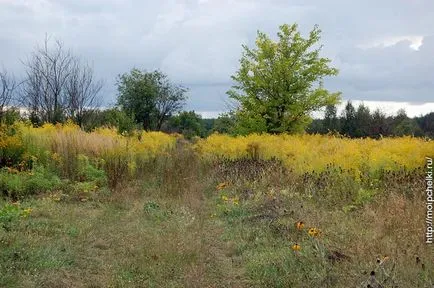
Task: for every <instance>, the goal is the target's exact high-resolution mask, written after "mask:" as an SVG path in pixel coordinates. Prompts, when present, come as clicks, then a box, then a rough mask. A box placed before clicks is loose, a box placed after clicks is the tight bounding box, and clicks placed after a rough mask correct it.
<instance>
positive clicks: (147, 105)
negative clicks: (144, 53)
mask: <svg viewBox="0 0 434 288" xmlns="http://www.w3.org/2000/svg"><path fill="white" fill-rule="evenodd" d="M117 86H118V92H119V95H118V105H119V106H120V107H121V108H122V109H123V110H124V111H125V112H126V113H127V114H129V115H132V116H133V117H134V119H135V121H136V122H137V123H141V124H142V126H143V129H145V130H160V129H161V127H162V125H163V123H164V122H165V121H166V120H167V119H169V118H170V116H171V115H172V114H174V113H175V112H178V111H180V110H181V108H182V107H183V106H184V104H185V100H186V98H187V97H186V95H185V93H186V92H187V89H186V88H184V87H182V86H180V85H175V84H173V83H171V82H170V80H169V78H168V76H167V75H166V74H164V73H162V72H160V71H158V70H156V71H153V72H146V71H140V70H138V69H132V70H131V71H130V72H129V73H124V74H122V75H120V76H119V77H118V82H117Z"/></svg>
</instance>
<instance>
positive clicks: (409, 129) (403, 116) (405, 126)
mask: <svg viewBox="0 0 434 288" xmlns="http://www.w3.org/2000/svg"><path fill="white" fill-rule="evenodd" d="M393 120H394V127H393V134H394V135H396V136H422V135H423V131H422V129H421V128H420V127H419V125H418V123H417V121H416V120H415V119H411V118H409V117H408V116H407V113H406V112H405V110H404V109H400V110H399V111H398V113H397V115H396V116H395V117H394V119H393Z"/></svg>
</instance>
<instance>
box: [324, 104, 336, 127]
mask: <svg viewBox="0 0 434 288" xmlns="http://www.w3.org/2000/svg"><path fill="white" fill-rule="evenodd" d="M323 126H324V130H325V131H324V132H326V133H328V132H336V131H339V130H340V129H339V118H338V117H337V108H336V105H327V106H326V110H325V113H324V121H323Z"/></svg>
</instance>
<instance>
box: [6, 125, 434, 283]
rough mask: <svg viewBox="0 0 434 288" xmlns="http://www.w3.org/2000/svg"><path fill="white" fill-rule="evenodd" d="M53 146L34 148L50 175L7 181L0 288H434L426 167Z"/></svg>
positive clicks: (187, 149)
mask: <svg viewBox="0 0 434 288" xmlns="http://www.w3.org/2000/svg"><path fill="white" fill-rule="evenodd" d="M74 131H75V130H74ZM29 133H30V132H29ZM53 133H59V131H57V132H53ZM62 133H63V132H62ZM74 133H76V132H74ZM77 133H81V132H77ZM106 134H108V133H106ZM106 134H104V133H100V134H99V135H103V136H98V137H106V136H104V135H106ZM74 135H75V134H74ZM80 135H81V134H80ZM94 136H95V135H93V134H86V135H84V134H83V138H80V139H82V140H83V139H88V138H90V137H94ZM14 137H15V136H14ZM20 137H21V138H20V139H21V141H23V140H22V139H27V141H28V143H35V141H36V140H35V139H36V138H35V137H36V136H34V138H30V137H29V135H28V134H27V135H26V134H25V133H24V134H22V135H20ZM55 137H56V138H53V139H55V140H53V139H52V140H50V141H53V142H51V144H50V143H48V144H47V143H45V144H44V145H46V147H47V149H48V150H50V151H51V152H50V153H52V154H50V155H49V157H48V156H47V159H48V160H47V159H46V160H42V159H43V155H45V154H46V153H45V152H41V151H39V150H38V151H39V152H38V151H36V149H33V150H32V149H31V148H32V147H33V148H35V147H41V146H42V145H43V144H41V143H42V142H40V143H39V144H37V145H35V144H32V145H33V146H25V147H27V148H25V149H24V150H25V151H36V152H33V153H39V154H37V158H38V159H39V160H34V161H35V162H37V161H39V163H41V162H42V161H46V162H44V165H41V166H37V165H36V164H34V166H35V167H32V168H26V169H21V170H20V169H19V164H18V166H14V167H16V168H11V167H9V168H3V170H2V171H1V173H0V189H1V190H2V193H3V194H4V195H6V196H5V197H3V198H2V199H1V200H0V224H1V227H0V287H429V288H431V287H432V285H433V284H434V261H433V260H434V254H433V253H434V251H433V247H432V246H429V245H427V244H425V243H424V242H425V240H424V227H425V226H424V223H425V220H424V219H425V215H426V211H425V209H426V206H425V199H424V190H425V188H424V185H425V182H424V176H423V175H424V170H423V168H422V167H419V168H415V167H412V169H397V170H395V171H381V173H380V172H378V171H375V173H373V174H369V175H367V176H366V177H367V178H363V177H359V178H358V177H354V174H353V173H344V171H342V170H336V169H324V170H323V171H321V172H315V171H314V172H306V173H298V171H295V170H293V169H291V167H288V165H285V163H284V162H285V161H281V160H279V159H275V158H272V157H256V156H255V155H249V154H247V155H241V156H240V157H232V158H230V157H228V158H227V159H223V158H221V157H220V158H218V159H212V160H211V159H210V158H209V157H207V158H204V157H202V156H201V154H200V153H198V149H197V147H194V146H193V145H191V144H190V143H187V142H184V141H183V140H182V139H178V140H175V141H172V140H170V139H166V138H164V139H166V140H164V141H165V142H164V143H166V144H164V146H167V147H170V149H168V150H165V149H162V148H161V149H160V148H158V147H159V146H158V145H157V146H156V145H154V144H152V143H154V142H158V141H154V142H152V141H153V140H152V141H151V140H149V141H148V142H147V143H148V144H146V145H148V146H147V147H155V148H154V151H160V150H161V153H157V152H154V157H145V156H143V155H141V154H140V153H142V152H140V151H142V149H143V147H141V146H140V147H138V148H131V147H135V146H134V145H136V144H134V143H133V144H134V145H132V144H131V143H129V145H130V146H128V147H130V148H129V149H130V150H128V151H127V152H128V153H126V154H122V152H119V151H120V150H116V149H118V148H119V147H121V146H116V145H123V143H122V142H121V141H125V139H123V138H119V139H118V140H113V141H112V142H109V143H108V142H107V141H101V143H104V144H100V145H105V147H107V146H109V145H111V146H110V148H111V149H112V150H108V149H106V150H103V149H100V150H101V151H100V150H98V149H93V150H92V149H91V148H92V145H90V144H89V143H96V142H95V140H92V139H91V140H92V141H93V142H92V141H90V140H89V142H88V144H89V145H88V144H86V143H87V142H85V141H78V142H74V141H75V140H74V139H75V138H74V137H73V136H72V134H61V135H60V134H56V136H55ZM85 137H88V138H85ZM110 137H112V136H110ZM156 137H157V136H156ZM158 137H165V136H158ZM44 139H45V138H44ZM98 139H101V138H98ZM110 139H112V138H110ZM211 140H212V139H211ZM38 141H42V140H38ZM406 141H410V140H406ZM127 142H128V141H127ZM160 142H161V141H160ZM52 143H56V144H55V145H54V144H52ZM71 143H72V144H74V145H72V144H71ZM140 143H142V142H140ZM24 145H30V144H24ZM95 145H96V144H95ZM137 145H138V144H137ZM140 145H145V144H144V143H142V144H140ZM199 145H203V143H202V144H200V143H199ZM62 147H63V148H62ZM73 147H75V148H74V149H75V150H74V149H72V148H73ZM77 147H78V148H77ZM71 149H72V150H71ZM134 149H136V151H139V154H140V155H139V156H140V157H138V158H135V161H134V165H132V164H131V163H132V162H131V159H132V158H131V157H132V152H131V151H135V150H134ZM247 149H251V148H249V147H247ZM147 150H148V151H149V150H150V148H147ZM71 151H73V152H71ZM74 151H75V152H74ZM89 151H90V152H89ZM113 151H117V152H116V153H117V154H116V153H114V152H113ZM122 151H124V150H122ZM247 151H249V150H247ZM124 152H125V151H124ZM44 153H45V154H44ZM54 153H55V154H54ZM73 153H75V154H73ZM71 154H72V155H71ZM253 154H255V153H253ZM53 155H55V156H54V157H53ZM31 156H33V157H36V156H35V154H34V155H31ZM25 157H28V156H25V155H24V156H23V159H26V158H25ZM67 157H70V158H69V161H68V162H67V161H66V160H65V159H67ZM92 157H93V158H92ZM98 157H100V158H102V159H103V160H104V161H103V163H102V164H101V163H100V162H101V161H102V160H101V161H100V160H98V161H96V160H92V159H97V158H98ZM267 158H269V159H267ZM422 160H423V159H422ZM67 163H69V164H67ZM52 165H57V166H52ZM50 167H57V168H56V169H51V168H50ZM71 167H73V168H74V169H72V168H71ZM132 170H134V173H132V172H131V171H132ZM361 175H364V174H363V173H362V174H361ZM374 175H375V177H374ZM17 179H18V180H17ZM72 179H73V180H72ZM16 180H17V181H16ZM14 181H15V182H14Z"/></svg>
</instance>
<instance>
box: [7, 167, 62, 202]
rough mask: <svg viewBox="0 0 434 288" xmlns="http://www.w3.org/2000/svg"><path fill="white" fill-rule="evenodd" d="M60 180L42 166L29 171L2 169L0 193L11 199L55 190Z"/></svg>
mask: <svg viewBox="0 0 434 288" xmlns="http://www.w3.org/2000/svg"><path fill="white" fill-rule="evenodd" d="M60 184H61V181H60V179H59V177H58V176H56V175H55V174H53V173H51V172H49V171H48V170H46V169H45V168H43V167H36V168H35V169H33V170H32V171H31V172H19V171H17V170H15V169H3V170H1V172H0V194H2V195H4V196H6V197H10V198H12V199H19V198H22V197H24V196H26V195H34V194H39V193H44V192H47V191H52V190H55V189H56V188H57V187H59V186H60Z"/></svg>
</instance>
